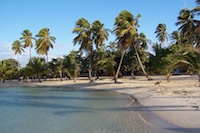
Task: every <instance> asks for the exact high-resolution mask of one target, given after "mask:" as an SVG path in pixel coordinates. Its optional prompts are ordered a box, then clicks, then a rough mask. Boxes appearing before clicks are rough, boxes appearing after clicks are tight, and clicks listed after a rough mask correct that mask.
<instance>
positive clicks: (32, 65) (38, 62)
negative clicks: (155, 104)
mask: <svg viewBox="0 0 200 133" xmlns="http://www.w3.org/2000/svg"><path fill="white" fill-rule="evenodd" d="M27 68H28V69H30V70H31V71H33V73H34V74H35V75H36V76H37V78H38V82H41V80H40V79H41V76H42V73H43V72H44V70H45V61H44V59H42V58H37V57H33V58H31V59H30V61H29V63H28V64H27Z"/></svg>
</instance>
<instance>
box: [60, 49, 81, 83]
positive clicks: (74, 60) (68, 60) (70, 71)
mask: <svg viewBox="0 0 200 133" xmlns="http://www.w3.org/2000/svg"><path fill="white" fill-rule="evenodd" d="M63 64H64V67H65V68H66V70H67V71H66V72H67V75H68V76H70V78H71V77H72V78H73V79H74V82H76V78H77V77H78V75H79V71H80V55H79V54H78V51H71V52H70V54H69V55H68V56H64V60H63Z"/></svg>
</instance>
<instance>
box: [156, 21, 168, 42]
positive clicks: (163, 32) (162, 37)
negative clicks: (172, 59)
mask: <svg viewBox="0 0 200 133" xmlns="http://www.w3.org/2000/svg"><path fill="white" fill-rule="evenodd" d="M155 33H156V34H157V35H156V38H158V40H159V41H160V42H161V44H162V45H163V44H164V43H165V42H166V41H167V40H168V37H169V34H168V33H167V28H166V25H165V24H161V23H160V24H158V26H157V27H156V31H155Z"/></svg>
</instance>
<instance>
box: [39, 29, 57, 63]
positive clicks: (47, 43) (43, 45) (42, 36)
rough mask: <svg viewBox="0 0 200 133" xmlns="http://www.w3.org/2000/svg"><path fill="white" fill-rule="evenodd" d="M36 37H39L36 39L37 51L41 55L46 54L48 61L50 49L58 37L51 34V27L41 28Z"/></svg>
mask: <svg viewBox="0 0 200 133" xmlns="http://www.w3.org/2000/svg"><path fill="white" fill-rule="evenodd" d="M36 37H38V39H37V40H36V52H37V53H38V54H41V55H46V56H47V62H48V51H49V49H50V48H53V43H55V40H56V38H55V37H54V36H50V30H49V28H43V29H41V30H40V31H39V33H38V34H37V35H36Z"/></svg>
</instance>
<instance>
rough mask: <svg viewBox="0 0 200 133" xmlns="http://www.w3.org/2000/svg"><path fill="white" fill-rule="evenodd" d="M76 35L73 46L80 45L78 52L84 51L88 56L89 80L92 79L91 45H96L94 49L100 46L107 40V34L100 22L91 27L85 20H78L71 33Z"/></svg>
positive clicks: (95, 22)
mask: <svg viewBox="0 0 200 133" xmlns="http://www.w3.org/2000/svg"><path fill="white" fill-rule="evenodd" d="M72 32H73V33H77V34H78V35H77V36H76V37H75V38H74V40H73V41H74V45H76V44H77V43H78V44H80V48H79V50H85V51H86V52H87V53H88V54H89V67H88V71H89V78H90V81H91V82H93V79H92V58H93V48H94V46H93V44H96V48H98V46H100V45H102V44H103V42H104V40H106V39H107V37H108V33H107V30H105V29H104V28H103V24H101V22H100V21H98V20H96V21H94V23H93V24H92V25H90V23H89V22H88V21H87V20H86V19H85V18H80V19H79V20H78V21H77V22H76V26H75V28H74V29H73V31H72Z"/></svg>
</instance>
